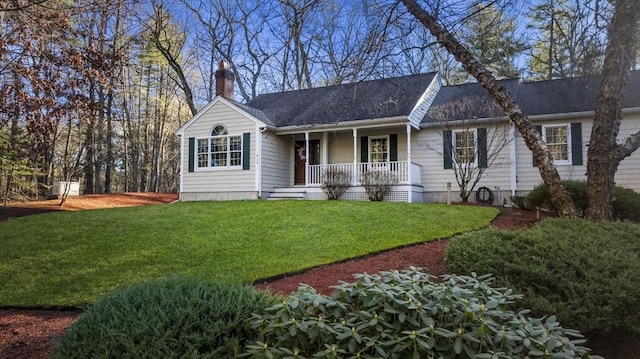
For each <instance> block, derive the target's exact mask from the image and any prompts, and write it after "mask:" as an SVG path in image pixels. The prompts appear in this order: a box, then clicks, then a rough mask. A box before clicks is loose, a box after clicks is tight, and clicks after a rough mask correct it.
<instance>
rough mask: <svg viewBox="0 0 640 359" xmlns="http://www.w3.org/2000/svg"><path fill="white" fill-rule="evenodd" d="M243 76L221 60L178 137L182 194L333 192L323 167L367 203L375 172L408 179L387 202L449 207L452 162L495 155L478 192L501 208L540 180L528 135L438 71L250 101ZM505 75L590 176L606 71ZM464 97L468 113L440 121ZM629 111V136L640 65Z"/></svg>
mask: <svg viewBox="0 0 640 359" xmlns="http://www.w3.org/2000/svg"><path fill="white" fill-rule="evenodd" d="M233 81H234V74H233V73H232V72H231V71H230V70H229V69H228V68H227V66H226V64H225V63H224V62H221V65H220V68H219V70H218V71H217V72H216V94H217V95H216V97H215V98H214V99H213V101H211V102H210V103H209V104H207V105H206V106H205V107H204V108H203V109H201V110H200V111H199V112H198V113H197V114H196V115H195V116H193V117H192V118H191V119H190V120H189V121H188V122H186V123H185V124H184V125H183V126H181V127H180V129H179V130H178V131H177V132H176V133H177V135H178V136H180V145H181V164H182V171H181V175H180V198H181V200H184V201H193V200H244V199H266V198H304V199H323V198H325V195H324V193H323V191H322V188H321V184H322V181H323V174H324V173H325V172H326V171H327V170H328V169H334V170H342V171H345V172H348V173H349V175H350V176H351V178H352V179H351V187H350V188H349V189H348V191H347V192H346V193H345V194H344V195H343V197H342V198H343V199H353V200H359V199H367V196H366V193H365V191H364V188H363V187H362V186H361V185H360V178H361V176H362V174H363V173H365V172H367V171H372V170H375V171H383V172H388V173H392V174H393V175H394V176H395V178H397V183H396V185H395V186H394V187H393V189H392V191H391V193H390V194H389V195H387V197H385V200H389V201H403V202H444V201H446V200H447V195H448V194H447V193H448V192H447V191H448V186H447V184H450V186H451V188H452V194H451V196H452V198H453V199H454V200H457V199H458V197H457V195H458V192H457V185H456V177H455V171H454V169H453V167H454V166H453V164H454V163H460V162H461V161H466V162H469V163H470V164H471V165H472V166H485V165H487V163H486V162H487V159H488V158H489V157H490V158H491V165H490V166H488V167H487V168H486V171H485V172H484V175H483V176H482V178H481V180H480V182H479V183H478V185H477V186H476V188H478V187H486V188H489V189H490V190H491V191H492V192H494V198H495V199H494V202H495V203H502V202H501V201H502V200H503V199H504V198H508V197H509V196H511V195H524V194H526V193H527V192H528V191H530V190H531V189H532V188H533V187H534V186H535V185H537V184H539V183H540V182H541V178H540V175H539V173H538V170H537V168H536V167H535V166H534V163H533V159H532V156H531V153H530V151H529V150H528V149H527V147H526V145H525V143H524V141H523V139H522V138H521V137H520V136H519V134H518V133H517V131H515V130H514V128H513V126H511V124H510V122H509V121H508V119H507V118H506V117H505V116H504V113H502V112H496V109H495V108H492V105H487V104H490V103H491V101H490V99H489V97H488V95H487V94H486V92H485V90H484V89H482V88H481V87H480V86H479V85H478V84H464V85H456V86H442V85H441V82H440V79H439V77H438V74H437V73H427V74H419V75H409V76H402V77H395V78H389V79H382V80H373V81H363V82H358V83H351V84H343V85H336V86H327V87H320V88H313V89H306V90H298V91H288V92H280V93H272V94H265V95H260V96H258V97H256V98H255V99H254V100H252V101H250V102H248V103H240V102H238V101H235V100H234V99H233ZM502 82H503V84H504V85H505V86H506V87H507V88H508V89H509V91H510V92H511V94H512V95H513V96H514V97H516V99H517V101H518V103H519V105H520V106H521V108H522V109H523V110H524V112H525V113H527V114H528V115H529V118H530V119H531V120H532V121H534V123H535V124H536V125H537V128H538V130H539V131H540V132H541V133H542V135H543V138H544V139H545V140H546V142H547V145H548V146H549V148H550V149H551V151H552V153H553V154H554V158H555V163H556V166H557V167H558V170H559V172H560V174H561V176H562V178H563V179H585V172H586V154H587V147H586V146H587V145H588V138H589V135H590V132H591V121H592V118H593V113H594V112H593V110H594V106H595V100H596V97H597V93H598V89H599V85H600V78H599V77H598V76H592V77H583V78H572V79H564V80H550V81H540V82H521V81H520V80H518V79H508V80H503V81H502ZM460 103H466V105H465V106H463V107H464V108H465V111H458V112H457V114H455V113H454V114H450V115H449V116H448V117H446V118H444V119H442V118H440V117H439V116H438V114H439V110H441V109H447V108H455V106H457V105H459V104H460ZM456 116H457V117H456ZM622 116H623V121H622V126H621V130H620V134H619V136H620V138H622V137H626V136H628V135H629V134H631V133H635V132H638V131H640V71H635V72H633V73H632V75H631V78H630V81H629V84H628V86H627V89H626V97H625V101H624V109H623V111H622ZM470 124H471V126H470ZM489 126H492V129H494V128H495V129H498V132H500V131H502V133H504V134H506V135H505V140H504V141H503V142H502V144H501V145H500V147H499V148H500V151H496V146H498V144H497V143H496V142H494V141H488V140H487V137H488V135H487V134H488V133H489V132H491V131H493V130H491V131H489V130H488V127H489ZM491 133H493V132H491ZM492 151H493V152H492ZM487 153H493V155H492V156H488V155H487ZM639 175H640V153H634V154H633V155H632V156H631V157H629V158H627V159H625V160H624V161H623V162H622V163H621V164H620V167H619V170H618V173H617V175H616V182H617V184H618V185H621V186H625V187H629V188H632V189H634V190H636V191H640V181H639V180H638V177H639ZM499 201H500V202H499Z"/></svg>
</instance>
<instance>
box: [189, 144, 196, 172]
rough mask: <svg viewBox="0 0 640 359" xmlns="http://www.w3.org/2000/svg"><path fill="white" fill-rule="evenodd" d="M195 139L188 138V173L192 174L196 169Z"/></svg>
mask: <svg viewBox="0 0 640 359" xmlns="http://www.w3.org/2000/svg"><path fill="white" fill-rule="evenodd" d="M195 150H196V139H195V138H194V137H189V172H193V171H194V169H195V167H196V156H195V153H194V152H195Z"/></svg>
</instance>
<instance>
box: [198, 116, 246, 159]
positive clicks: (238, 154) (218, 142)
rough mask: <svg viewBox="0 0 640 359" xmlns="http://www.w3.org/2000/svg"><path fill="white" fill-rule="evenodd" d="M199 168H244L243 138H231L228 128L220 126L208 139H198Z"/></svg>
mask: <svg viewBox="0 0 640 359" xmlns="http://www.w3.org/2000/svg"><path fill="white" fill-rule="evenodd" d="M197 163H198V167H199V168H208V167H209V168H210V167H239V166H242V136H230V135H229V134H228V132H227V128H226V127H224V126H222V125H218V126H216V127H214V128H213V130H212V131H211V136H210V137H208V138H200V139H198V162H197Z"/></svg>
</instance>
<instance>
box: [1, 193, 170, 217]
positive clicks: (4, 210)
mask: <svg viewBox="0 0 640 359" xmlns="http://www.w3.org/2000/svg"><path fill="white" fill-rule="evenodd" d="M176 200H178V195H177V194H174V193H134V192H130V193H111V194H90V195H85V196H77V197H68V198H67V200H66V201H65V203H64V205H63V206H60V202H61V201H60V200H59V199H49V200H43V201H29V202H9V203H8V204H7V206H0V221H4V220H7V219H9V218H15V217H23V216H29V215H33V214H39V213H46V212H54V211H80V210H86V209H100V208H114V207H133V206H146V205H151V204H163V203H170V202H173V201H176Z"/></svg>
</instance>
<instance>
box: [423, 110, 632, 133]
mask: <svg viewBox="0 0 640 359" xmlns="http://www.w3.org/2000/svg"><path fill="white" fill-rule="evenodd" d="M636 112H640V107H628V108H623V109H622V113H623V114H630V113H636ZM595 114H596V113H595V111H580V112H565V113H546V114H541V115H531V116H527V117H528V118H529V119H530V120H531V121H536V120H540V121H546V120H564V119H574V118H585V117H593V116H595ZM469 121H471V120H470V119H464V120H454V121H440V122H427V123H422V124H421V125H420V128H434V127H442V126H443V125H445V124H446V125H447V126H460V125H468V124H469ZM502 121H506V122H509V121H510V119H509V117H508V116H499V117H483V118H478V119H475V120H473V123H474V124H475V123H477V124H485V123H495V122H502Z"/></svg>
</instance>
